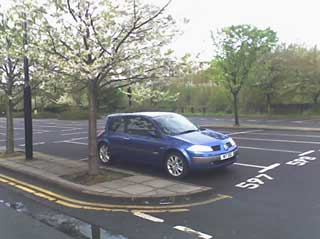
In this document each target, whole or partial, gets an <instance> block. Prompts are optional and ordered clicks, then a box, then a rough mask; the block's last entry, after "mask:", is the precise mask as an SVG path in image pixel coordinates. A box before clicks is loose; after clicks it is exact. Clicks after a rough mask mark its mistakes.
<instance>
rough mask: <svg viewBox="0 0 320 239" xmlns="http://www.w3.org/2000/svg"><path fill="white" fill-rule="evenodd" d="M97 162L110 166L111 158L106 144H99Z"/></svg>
mask: <svg viewBox="0 0 320 239" xmlns="http://www.w3.org/2000/svg"><path fill="white" fill-rule="evenodd" d="M98 153H99V160H100V162H101V163H103V164H105V165H110V164H112V158H111V154H110V149H109V146H108V144H106V143H101V144H99V146H98Z"/></svg>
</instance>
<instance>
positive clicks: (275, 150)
mask: <svg viewBox="0 0 320 239" xmlns="http://www.w3.org/2000/svg"><path fill="white" fill-rule="evenodd" d="M239 148H240V149H252V150H262V151H272V152H283V153H294V154H299V153H301V151H292V150H284V149H268V148H257V147H247V146H239Z"/></svg>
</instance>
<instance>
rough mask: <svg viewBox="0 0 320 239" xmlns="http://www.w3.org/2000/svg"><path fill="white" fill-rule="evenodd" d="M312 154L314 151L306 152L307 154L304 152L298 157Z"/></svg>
mask: <svg viewBox="0 0 320 239" xmlns="http://www.w3.org/2000/svg"><path fill="white" fill-rule="evenodd" d="M312 153H314V150H309V151H307V152H304V153H302V154H299V156H305V155H308V154H312Z"/></svg>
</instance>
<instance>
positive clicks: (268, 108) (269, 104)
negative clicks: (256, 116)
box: [266, 94, 271, 114]
mask: <svg viewBox="0 0 320 239" xmlns="http://www.w3.org/2000/svg"><path fill="white" fill-rule="evenodd" d="M266 97H267V113H268V114H270V113H271V95H270V94H267V95H266Z"/></svg>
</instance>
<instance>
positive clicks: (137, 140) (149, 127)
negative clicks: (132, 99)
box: [127, 116, 165, 164]
mask: <svg viewBox="0 0 320 239" xmlns="http://www.w3.org/2000/svg"><path fill="white" fill-rule="evenodd" d="M127 133H128V135H129V137H130V140H129V143H128V152H129V154H128V158H132V159H133V160H137V161H140V162H143V163H150V164H157V163H159V161H160V159H161V155H162V154H161V151H162V150H163V148H164V146H165V145H164V142H163V140H162V138H161V136H160V134H159V132H158V130H157V129H156V127H155V126H154V124H153V122H152V121H150V120H148V119H147V118H144V117H142V116H133V117H129V118H128V122H127Z"/></svg>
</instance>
